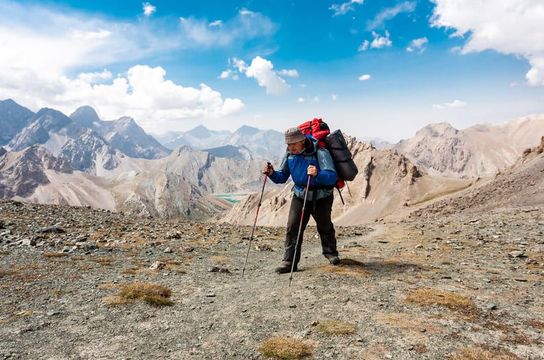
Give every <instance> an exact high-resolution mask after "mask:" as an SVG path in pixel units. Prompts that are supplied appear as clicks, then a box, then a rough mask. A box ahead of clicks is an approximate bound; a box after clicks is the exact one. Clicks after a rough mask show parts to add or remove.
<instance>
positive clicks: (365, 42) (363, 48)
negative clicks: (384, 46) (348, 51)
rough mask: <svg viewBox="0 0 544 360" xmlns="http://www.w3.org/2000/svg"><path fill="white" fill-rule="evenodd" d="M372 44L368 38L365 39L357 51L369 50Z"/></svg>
mask: <svg viewBox="0 0 544 360" xmlns="http://www.w3.org/2000/svg"><path fill="white" fill-rule="evenodd" d="M369 46H370V42H369V41H368V40H364V41H363V42H362V43H361V45H359V47H358V48H357V51H366V50H368V47H369Z"/></svg>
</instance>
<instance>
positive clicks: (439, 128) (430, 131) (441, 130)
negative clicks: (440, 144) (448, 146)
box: [416, 122, 459, 137]
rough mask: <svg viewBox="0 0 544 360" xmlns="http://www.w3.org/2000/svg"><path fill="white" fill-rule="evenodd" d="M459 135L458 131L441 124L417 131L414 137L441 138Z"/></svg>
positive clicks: (447, 124)
mask: <svg viewBox="0 0 544 360" xmlns="http://www.w3.org/2000/svg"><path fill="white" fill-rule="evenodd" d="M458 133H459V130H457V129H456V128H454V127H453V126H451V125H450V124H449V123H447V122H441V123H436V124H429V125H427V126H425V127H424V128H422V129H421V130H419V131H418V132H417V133H416V137H419V136H421V137H424V136H431V137H442V136H455V135H457V134H458Z"/></svg>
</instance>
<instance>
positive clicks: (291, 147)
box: [287, 140, 305, 155]
mask: <svg viewBox="0 0 544 360" xmlns="http://www.w3.org/2000/svg"><path fill="white" fill-rule="evenodd" d="M304 142H305V140H301V141H299V142H296V143H292V144H287V151H289V152H290V153H291V154H294V155H298V154H300V153H302V152H303V151H304Z"/></svg>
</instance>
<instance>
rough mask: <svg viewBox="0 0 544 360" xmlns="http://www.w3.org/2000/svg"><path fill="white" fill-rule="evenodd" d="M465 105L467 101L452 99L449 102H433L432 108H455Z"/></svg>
mask: <svg viewBox="0 0 544 360" xmlns="http://www.w3.org/2000/svg"><path fill="white" fill-rule="evenodd" d="M465 106H467V103H466V102H464V101H461V100H453V101H452V102H449V103H443V104H433V108H435V109H439V110H441V109H456V108H463V107H465Z"/></svg>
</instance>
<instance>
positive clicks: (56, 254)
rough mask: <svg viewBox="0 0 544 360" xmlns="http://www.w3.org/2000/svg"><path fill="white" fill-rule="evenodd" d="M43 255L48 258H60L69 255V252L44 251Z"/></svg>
mask: <svg viewBox="0 0 544 360" xmlns="http://www.w3.org/2000/svg"><path fill="white" fill-rule="evenodd" d="M43 256H45V257H47V258H59V257H65V256H68V254H67V253H62V252H46V253H43Z"/></svg>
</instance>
